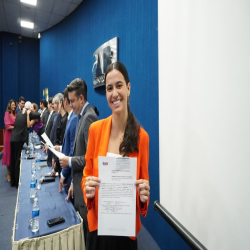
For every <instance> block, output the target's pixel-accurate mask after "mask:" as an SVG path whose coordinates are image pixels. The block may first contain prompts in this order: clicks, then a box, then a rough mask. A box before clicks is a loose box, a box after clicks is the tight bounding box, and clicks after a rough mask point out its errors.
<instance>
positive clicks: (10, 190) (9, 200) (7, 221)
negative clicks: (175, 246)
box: [0, 160, 160, 250]
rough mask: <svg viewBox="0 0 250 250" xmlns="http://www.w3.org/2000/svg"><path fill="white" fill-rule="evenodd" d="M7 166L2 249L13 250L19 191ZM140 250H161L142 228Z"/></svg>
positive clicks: (2, 177) (2, 173)
mask: <svg viewBox="0 0 250 250" xmlns="http://www.w3.org/2000/svg"><path fill="white" fill-rule="evenodd" d="M6 174H7V172H6V166H2V160H0V232H1V236H0V249H3V250H11V249H12V245H11V237H12V228H13V225H14V213H15V206H16V198H17V189H16V188H15V187H10V184H9V182H8V181H7V178H6ZM137 239H138V250H159V249H160V248H159V246H158V245H157V243H156V242H155V240H154V239H153V238H152V236H151V235H150V234H149V232H148V231H147V229H146V228H145V227H143V226H142V228H141V230H140V232H139V234H138V236H137Z"/></svg>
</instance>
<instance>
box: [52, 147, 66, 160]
mask: <svg viewBox="0 0 250 250" xmlns="http://www.w3.org/2000/svg"><path fill="white" fill-rule="evenodd" d="M48 149H49V150H50V151H51V152H52V153H53V154H55V155H56V156H57V157H58V158H59V159H60V158H62V157H64V156H65V154H63V153H61V152H58V151H56V150H55V149H54V148H51V147H48Z"/></svg>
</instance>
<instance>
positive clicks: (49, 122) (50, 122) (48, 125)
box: [45, 97, 56, 137]
mask: <svg viewBox="0 0 250 250" xmlns="http://www.w3.org/2000/svg"><path fill="white" fill-rule="evenodd" d="M52 101H53V97H50V98H49V105H48V110H49V117H48V120H47V123H46V125H45V133H46V135H47V136H48V137H50V132H51V129H52V126H53V122H54V116H55V114H56V113H55V112H54V110H53V108H52Z"/></svg>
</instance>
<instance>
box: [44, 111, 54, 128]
mask: <svg viewBox="0 0 250 250" xmlns="http://www.w3.org/2000/svg"><path fill="white" fill-rule="evenodd" d="M53 112H54V111H53V110H51V112H50V113H49V118H48V121H47V123H46V126H45V130H46V128H47V126H48V123H49V120H50V117H51V116H52V114H53Z"/></svg>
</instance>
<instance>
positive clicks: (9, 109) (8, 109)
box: [6, 99, 16, 114]
mask: <svg viewBox="0 0 250 250" xmlns="http://www.w3.org/2000/svg"><path fill="white" fill-rule="evenodd" d="M12 102H14V103H15V105H16V101H14V100H13V99H10V100H9V102H8V105H7V108H6V112H9V113H10V114H11V103H12ZM15 113H16V110H14V111H13V114H15Z"/></svg>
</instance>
